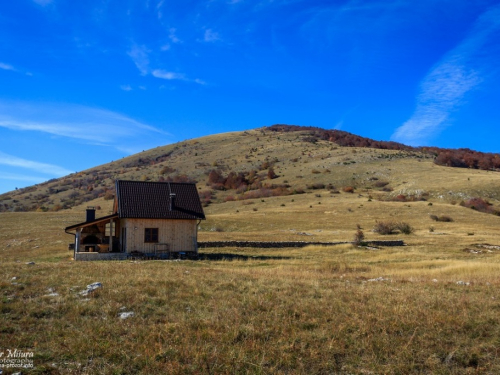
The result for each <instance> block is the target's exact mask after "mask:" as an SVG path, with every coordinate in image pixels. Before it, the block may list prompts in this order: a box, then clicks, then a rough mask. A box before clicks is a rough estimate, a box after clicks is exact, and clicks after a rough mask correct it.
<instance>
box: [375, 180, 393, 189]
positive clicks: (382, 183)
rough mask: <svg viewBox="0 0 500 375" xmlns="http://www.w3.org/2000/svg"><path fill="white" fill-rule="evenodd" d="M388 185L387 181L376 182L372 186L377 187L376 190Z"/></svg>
mask: <svg viewBox="0 0 500 375" xmlns="http://www.w3.org/2000/svg"><path fill="white" fill-rule="evenodd" d="M387 185H389V183H388V182H387V181H377V182H375V183H374V184H373V186H375V187H378V188H383V187H384V186H387Z"/></svg>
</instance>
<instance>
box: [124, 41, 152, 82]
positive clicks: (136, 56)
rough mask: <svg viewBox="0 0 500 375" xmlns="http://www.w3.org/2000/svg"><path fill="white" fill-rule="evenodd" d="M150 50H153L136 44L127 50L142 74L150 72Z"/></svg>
mask: <svg viewBox="0 0 500 375" xmlns="http://www.w3.org/2000/svg"><path fill="white" fill-rule="evenodd" d="M149 52H151V51H149V50H148V49H147V48H146V47H145V46H138V45H136V44H134V45H133V46H132V48H131V49H130V51H128V52H127V54H128V55H129V56H130V57H131V58H132V61H133V62H134V64H135V66H136V67H137V69H139V71H140V72H141V74H142V75H146V74H148V72H149Z"/></svg>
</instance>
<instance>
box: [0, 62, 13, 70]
mask: <svg viewBox="0 0 500 375" xmlns="http://www.w3.org/2000/svg"><path fill="white" fill-rule="evenodd" d="M0 69H2V70H12V71H14V72H15V71H16V68H14V67H13V66H12V65H9V64H5V63H3V62H0Z"/></svg>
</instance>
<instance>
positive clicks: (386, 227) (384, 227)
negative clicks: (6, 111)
mask: <svg viewBox="0 0 500 375" xmlns="http://www.w3.org/2000/svg"><path fill="white" fill-rule="evenodd" d="M395 230H396V224H394V223H393V222H391V221H377V222H376V223H375V226H374V227H373V231H374V232H375V233H378V234H393V233H394V231H395Z"/></svg>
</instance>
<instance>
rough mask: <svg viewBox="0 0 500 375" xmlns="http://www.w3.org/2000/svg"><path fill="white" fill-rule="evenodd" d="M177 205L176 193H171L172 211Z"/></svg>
mask: <svg viewBox="0 0 500 375" xmlns="http://www.w3.org/2000/svg"><path fill="white" fill-rule="evenodd" d="M174 207H175V193H170V211H173V210H174Z"/></svg>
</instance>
